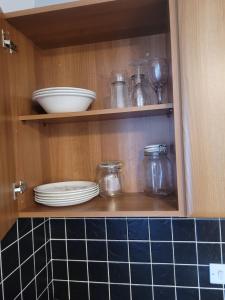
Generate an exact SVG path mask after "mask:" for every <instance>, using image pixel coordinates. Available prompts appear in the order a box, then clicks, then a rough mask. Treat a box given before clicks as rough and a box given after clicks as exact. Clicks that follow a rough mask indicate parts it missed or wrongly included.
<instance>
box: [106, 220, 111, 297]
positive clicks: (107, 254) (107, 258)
mask: <svg viewBox="0 0 225 300" xmlns="http://www.w3.org/2000/svg"><path fill="white" fill-rule="evenodd" d="M105 236H106V260H107V276H108V293H109V300H111V289H110V275H109V249H108V230H107V219H106V218H105Z"/></svg>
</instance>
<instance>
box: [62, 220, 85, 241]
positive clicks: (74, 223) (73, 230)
mask: <svg viewBox="0 0 225 300" xmlns="http://www.w3.org/2000/svg"><path fill="white" fill-rule="evenodd" d="M66 231H67V238H68V239H75V240H77V239H85V227H84V219H66Z"/></svg>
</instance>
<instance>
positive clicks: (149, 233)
mask: <svg viewBox="0 0 225 300" xmlns="http://www.w3.org/2000/svg"><path fill="white" fill-rule="evenodd" d="M148 236H149V249H150V260H151V277H152V278H151V280H152V300H154V299H155V293H154V285H153V284H154V275H153V263H152V243H151V225H150V219H149V218H148Z"/></svg>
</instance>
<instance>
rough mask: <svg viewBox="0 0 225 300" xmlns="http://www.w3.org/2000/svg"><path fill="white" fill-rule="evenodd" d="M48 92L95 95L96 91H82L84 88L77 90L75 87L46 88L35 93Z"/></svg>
mask: <svg viewBox="0 0 225 300" xmlns="http://www.w3.org/2000/svg"><path fill="white" fill-rule="evenodd" d="M46 91H47V92H48V91H75V92H83V93H95V92H94V91H91V90H87V89H82V88H75V87H61V86H60V87H51V88H45V89H40V90H36V91H34V92H33V93H41V92H46Z"/></svg>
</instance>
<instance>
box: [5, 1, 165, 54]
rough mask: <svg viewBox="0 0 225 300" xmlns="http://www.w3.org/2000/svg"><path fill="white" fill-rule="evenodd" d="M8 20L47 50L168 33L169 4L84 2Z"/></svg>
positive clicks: (39, 9) (155, 2)
mask: <svg viewBox="0 0 225 300" xmlns="http://www.w3.org/2000/svg"><path fill="white" fill-rule="evenodd" d="M6 18H7V19H8V21H9V22H10V23H11V24H12V25H13V26H15V27H16V28H17V29H19V30H20V31H21V32H23V33H24V34H25V35H26V36H27V37H28V38H30V39H31V40H32V41H33V42H34V43H35V44H36V45H38V46H39V47H41V48H45V49H46V48H55V47H62V46H70V45H78V44H86V43H93V42H99V41H109V40H113V39H121V38H128V37H134V36H141V35H147V34H156V33H161V32H167V31H168V5H167V1H166V0H139V1H136V0H114V1H108V0H106V1H96V0H94V1H87V0H81V1H79V2H74V3H70V4H63V5H58V6H49V7H47V8H37V9H31V10H27V11H22V12H16V13H9V14H6Z"/></svg>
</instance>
